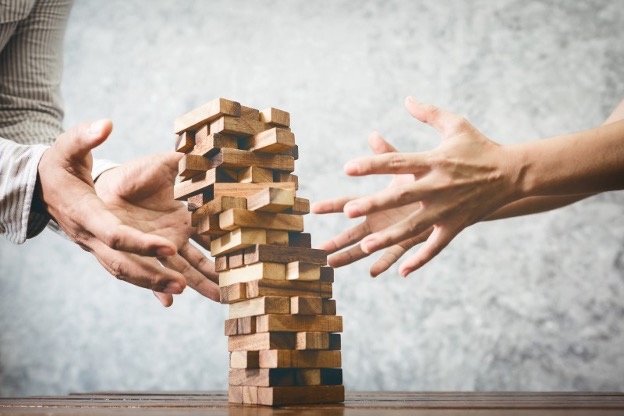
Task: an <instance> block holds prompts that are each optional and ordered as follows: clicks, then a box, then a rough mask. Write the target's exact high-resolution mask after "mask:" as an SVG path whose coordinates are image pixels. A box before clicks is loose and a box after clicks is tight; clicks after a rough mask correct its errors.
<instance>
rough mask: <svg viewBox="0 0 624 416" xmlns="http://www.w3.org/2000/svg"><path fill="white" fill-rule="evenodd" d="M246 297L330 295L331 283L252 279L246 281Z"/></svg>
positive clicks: (323, 296) (327, 296)
mask: <svg viewBox="0 0 624 416" xmlns="http://www.w3.org/2000/svg"><path fill="white" fill-rule="evenodd" d="M246 294H247V297H248V298H255V297H259V296H319V297H322V298H324V299H329V298H331V297H332V284H331V283H320V282H318V281H299V280H269V279H262V280H254V281H251V282H247V288H246Z"/></svg>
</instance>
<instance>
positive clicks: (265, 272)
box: [219, 262, 286, 287]
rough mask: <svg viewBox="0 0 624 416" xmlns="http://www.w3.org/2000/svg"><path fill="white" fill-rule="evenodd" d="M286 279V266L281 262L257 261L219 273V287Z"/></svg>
mask: <svg viewBox="0 0 624 416" xmlns="http://www.w3.org/2000/svg"><path fill="white" fill-rule="evenodd" d="M259 279H268V280H286V267H285V266H284V265H283V264H279V263H268V262H262V263H256V264H250V265H248V266H243V267H239V268H237V269H230V270H227V271H225V272H221V273H219V287H224V286H229V285H232V284H234V283H244V282H250V281H252V280H259Z"/></svg>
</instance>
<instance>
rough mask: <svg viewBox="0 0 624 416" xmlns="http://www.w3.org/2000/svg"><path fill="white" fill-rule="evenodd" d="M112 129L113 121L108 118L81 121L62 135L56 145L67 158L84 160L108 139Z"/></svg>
mask: <svg viewBox="0 0 624 416" xmlns="http://www.w3.org/2000/svg"><path fill="white" fill-rule="evenodd" d="M112 130H113V123H112V122H111V121H110V120H108V119H102V120H98V121H94V122H92V123H88V122H85V123H80V124H78V125H77V126H74V127H72V128H71V129H69V130H67V131H66V132H65V133H63V134H62V135H60V136H59V137H58V139H57V140H56V143H55V145H56V146H58V147H59V150H60V151H61V152H62V153H63V155H64V156H65V158H66V159H68V160H70V161H82V160H84V159H85V158H86V157H87V156H88V155H89V153H90V152H91V150H93V149H95V148H96V147H98V146H99V145H101V144H102V143H103V142H104V141H105V140H106V138H107V137H108V135H109V134H110V133H111V131H112Z"/></svg>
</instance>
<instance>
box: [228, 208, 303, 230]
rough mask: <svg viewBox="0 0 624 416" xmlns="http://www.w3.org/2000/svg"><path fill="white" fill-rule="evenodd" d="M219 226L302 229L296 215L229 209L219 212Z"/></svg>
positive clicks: (230, 227) (301, 222) (301, 223)
mask: <svg viewBox="0 0 624 416" xmlns="http://www.w3.org/2000/svg"><path fill="white" fill-rule="evenodd" d="M219 226H220V227H221V228H222V229H224V230H234V229H237V228H241V227H254V228H264V229H269V230H282V231H303V218H302V217H301V216H298V215H288V214H279V213H272V212H256V211H249V210H246V209H236V208H233V209H229V210H227V211H224V212H222V213H221V214H219Z"/></svg>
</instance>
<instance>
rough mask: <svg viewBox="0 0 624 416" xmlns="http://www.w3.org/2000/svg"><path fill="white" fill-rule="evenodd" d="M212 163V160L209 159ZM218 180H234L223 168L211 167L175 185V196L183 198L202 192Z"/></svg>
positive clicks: (178, 198) (179, 198)
mask: <svg viewBox="0 0 624 416" xmlns="http://www.w3.org/2000/svg"><path fill="white" fill-rule="evenodd" d="M208 163H210V161H208ZM217 182H232V178H231V177H230V176H229V175H228V174H227V173H225V172H224V170H223V169H222V168H214V167H213V168H211V169H209V170H208V171H206V172H202V173H200V174H198V175H195V176H193V177H192V178H190V179H189V180H186V181H182V182H180V183H177V184H175V185H174V187H173V197H174V198H175V199H177V200H183V199H186V198H188V197H190V196H193V195H197V194H200V193H201V192H202V191H203V190H204V189H206V188H208V187H209V186H210V185H214V184H215V183H217Z"/></svg>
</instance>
